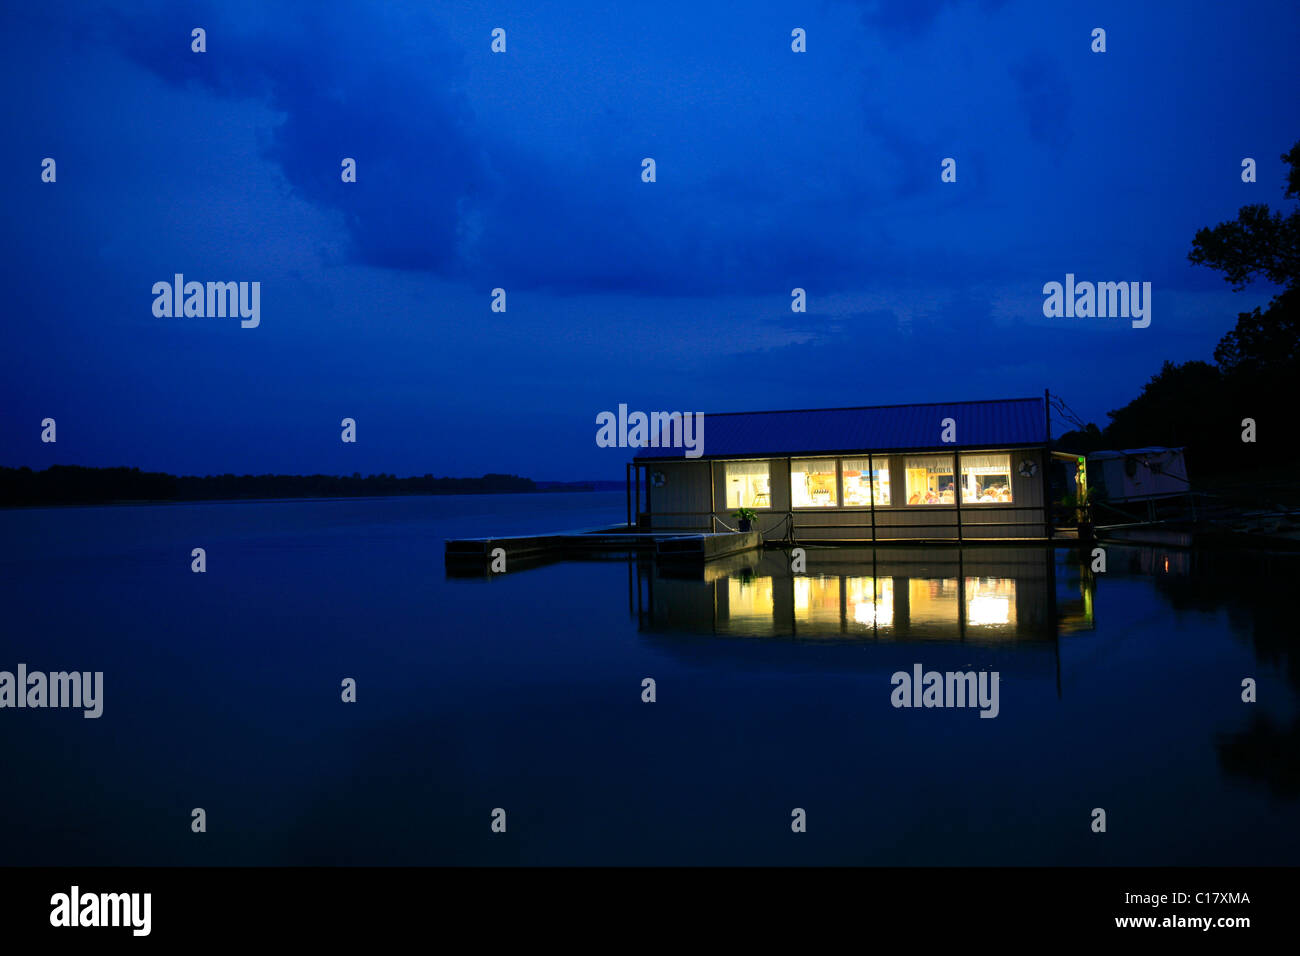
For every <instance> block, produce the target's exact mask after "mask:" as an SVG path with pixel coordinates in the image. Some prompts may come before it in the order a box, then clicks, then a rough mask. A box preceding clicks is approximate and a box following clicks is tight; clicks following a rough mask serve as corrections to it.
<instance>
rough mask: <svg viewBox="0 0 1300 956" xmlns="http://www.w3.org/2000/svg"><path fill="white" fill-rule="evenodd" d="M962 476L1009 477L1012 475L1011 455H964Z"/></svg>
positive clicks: (962, 457) (962, 458)
mask: <svg viewBox="0 0 1300 956" xmlns="http://www.w3.org/2000/svg"><path fill="white" fill-rule="evenodd" d="M961 470H962V474H967V475H1009V474H1011V456H1010V455H962V456H961Z"/></svg>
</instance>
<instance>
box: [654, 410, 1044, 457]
mask: <svg viewBox="0 0 1300 956" xmlns="http://www.w3.org/2000/svg"><path fill="white" fill-rule="evenodd" d="M945 418H951V419H953V421H954V422H955V423H956V441H954V442H944V441H942V438H941V432H942V428H943V426H942V422H943V420H944V419H945ZM1046 444H1047V416H1046V412H1045V411H1044V408H1043V399H1041V398H1009V399H1000V400H995V401H987V402H945V403H937V404H927V405H876V406H867V407H861V408H813V409H804V410H800V411H781V412H728V413H725V414H715V415H708V414H706V415H705V416H704V442H703V455H702V456H701V457H702V458H736V457H743V456H752V457H776V456H784V455H807V454H830V453H832V452H866V451H872V452H875V451H880V452H885V451H909V450H913V449H916V450H920V449H931V448H1001V447H1007V446H1011V445H1046ZM682 457H684V454H683V450H682V449H679V448H645V449H642V450H641V451H640V452H639V453H638V454H637V455H636V458H637V459H665V458H682Z"/></svg>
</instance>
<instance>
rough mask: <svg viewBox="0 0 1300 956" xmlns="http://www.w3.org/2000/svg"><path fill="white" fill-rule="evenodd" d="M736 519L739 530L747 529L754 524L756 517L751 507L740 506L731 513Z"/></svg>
mask: <svg viewBox="0 0 1300 956" xmlns="http://www.w3.org/2000/svg"><path fill="white" fill-rule="evenodd" d="M732 517H733V518H735V519H736V522H737V524H736V527H737V529H738V530H740V531H749V530H750V529H751V528H753V526H754V524H753V523H754V519H755V518H757V517H758V514H757V513H755V511H754V509H753V508H741V509H740V510H739V511H736V512H734V513H733V514H732Z"/></svg>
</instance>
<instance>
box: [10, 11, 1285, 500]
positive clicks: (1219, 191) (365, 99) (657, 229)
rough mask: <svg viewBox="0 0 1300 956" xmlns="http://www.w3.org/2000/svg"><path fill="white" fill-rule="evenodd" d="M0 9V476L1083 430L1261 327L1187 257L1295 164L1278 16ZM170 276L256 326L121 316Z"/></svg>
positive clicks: (592, 467)
mask: <svg viewBox="0 0 1300 956" xmlns="http://www.w3.org/2000/svg"><path fill="white" fill-rule="evenodd" d="M25 6H26V7H28V9H21V8H19V7H18V6H17V5H14V4H9V5H7V8H6V9H5V11H4V12H3V14H0V54H3V59H2V60H0V64H2V65H0V70H2V71H3V72H4V75H5V83H4V90H5V94H4V112H3V117H2V118H0V130H2V131H3V137H4V143H5V149H4V150H3V152H2V153H0V182H2V183H3V186H2V187H0V188H3V190H4V202H5V225H4V227H3V230H0V241H2V242H3V244H4V247H3V263H4V266H3V269H4V284H5V290H6V293H7V295H6V299H7V304H8V308H7V310H6V312H7V314H6V317H5V322H4V326H3V333H0V346H2V347H0V464H6V465H30V466H33V467H44V466H45V465H48V464H52V463H67V464H86V465H116V464H127V465H139V466H140V467H142V468H145V469H151V470H165V471H172V472H178V473H199V474H203V473H210V472H226V471H233V472H238V473H243V472H266V471H276V472H299V473H305V472H317V471H323V472H331V473H351V472H353V471H360V472H362V473H372V472H394V473H397V474H402V475H406V474H424V473H426V472H433V473H435V474H457V475H461V474H481V473H483V472H485V471H506V472H514V473H518V474H524V475H529V476H531V477H535V478H558V479H567V478H600V477H607V478H621V477H622V474H623V463H624V462H625V461H626V460H627V459H628V457H629V455H630V452H629V451H628V450H624V449H602V448H598V447H597V446H596V444H595V434H596V425H595V418H596V415H597V414H598V413H599V412H600V411H603V410H607V409H609V410H614V409H616V408H617V406H618V404H619V403H620V402H621V403H626V404H627V405H628V406H629V407H630V408H632V409H643V410H646V411H652V410H680V411H704V412H716V411H741V410H750V409H764V408H808V407H823V406H842V405H864V404H889V403H898V402H911V401H948V400H960V399H980V398H995V397H1014V396H1023V395H1035V394H1041V392H1042V389H1043V388H1045V387H1049V388H1051V389H1052V390H1053V392H1059V393H1061V394H1062V395H1063V396H1064V397H1065V399H1066V401H1068V402H1069V403H1070V404H1071V405H1072V406H1073V407H1074V408H1075V409H1076V410H1077V411H1078V412H1080V413H1081V414H1083V415H1084V417H1085V418H1088V419H1090V420H1095V421H1097V422H1098V423H1099V424H1105V421H1106V417H1105V413H1106V411H1107V410H1108V409H1112V408H1117V407H1119V406H1120V405H1122V404H1124V403H1125V402H1126V401H1128V400H1129V399H1130V398H1132V397H1133V396H1134V395H1136V394H1137V392H1138V390H1139V388H1140V386H1141V385H1142V383H1143V382H1145V381H1146V380H1147V379H1148V378H1149V377H1150V376H1151V375H1152V374H1154V373H1155V372H1156V371H1157V370H1158V369H1159V367H1160V363H1161V362H1162V361H1163V360H1164V359H1166V358H1168V359H1173V360H1175V361H1184V360H1187V359H1191V358H1202V359H1209V358H1210V357H1211V354H1212V351H1213V347H1214V344H1215V342H1216V341H1217V340H1218V338H1219V337H1220V336H1221V335H1222V334H1223V333H1224V332H1225V331H1227V330H1228V329H1229V328H1231V327H1232V325H1233V323H1234V321H1235V317H1236V313H1237V312H1238V311H1243V310H1246V309H1249V308H1253V307H1254V306H1256V305H1262V304H1263V303H1265V302H1266V301H1267V300H1268V298H1269V296H1270V294H1271V292H1272V291H1273V290H1270V289H1269V288H1267V287H1252V288H1250V289H1248V290H1246V291H1244V292H1240V293H1234V292H1232V290H1231V288H1230V287H1229V286H1228V285H1227V284H1226V283H1225V282H1224V281H1223V280H1222V278H1220V277H1219V276H1218V275H1217V274H1216V273H1213V272H1210V271H1209V270H1206V269H1199V268H1195V267H1193V266H1192V265H1191V264H1190V263H1188V262H1187V259H1186V256H1187V251H1188V249H1189V247H1190V244H1191V239H1192V236H1193V234H1194V233H1195V231H1196V229H1197V228H1199V227H1201V226H1205V225H1213V224H1214V223H1217V222H1219V221H1222V220H1224V219H1230V218H1232V217H1234V216H1235V214H1236V211H1237V209H1238V207H1240V206H1241V205H1243V204H1245V203H1248V202H1267V203H1269V204H1271V205H1277V204H1279V203H1282V202H1283V200H1282V177H1283V164H1282V162H1281V160H1280V158H1279V156H1280V154H1281V153H1282V152H1284V151H1285V150H1286V149H1287V148H1288V147H1289V146H1290V145H1291V144H1292V143H1294V142H1295V141H1296V140H1297V139H1300V95H1297V94H1300V83H1298V82H1297V70H1296V66H1295V63H1296V52H1295V51H1296V46H1295V41H1296V36H1297V32H1298V31H1297V27H1298V26H1300V13H1298V12H1297V8H1296V6H1295V4H1294V2H1292V0H1279V2H1240V3H1234V4H1231V5H1225V4H1222V3H1210V2H1206V3H1193V2H1185V0H1178V2H1165V3H1141V4H1134V3H1131V2H1115V3H1087V4H1082V3H1080V4H1043V3H1039V2H1028V0H1027V2H1014V0H1009V2H996V0H973V2H957V0H952V2H946V0H927V2H919V0H912V2H900V3H897V4H894V3H890V4H874V3H850V2H837V0H827V2H821V3H815V4H807V3H771V4H740V5H737V4H712V5H710V4H700V3H689V4H687V3H682V4H675V3H630V2H629V3H613V4H611V3H592V4H578V3H563V4H559V3H541V2H534V0H530V2H527V3H496V2H494V3H459V4H455V5H452V6H451V7H450V8H448V9H444V7H447V6H448V5H444V4H438V3H428V2H418V3H384V4H375V3H359V4H356V5H351V4H349V5H341V4H331V3H322V4H319V5H317V4H294V5H292V8H290V7H289V5H284V6H283V7H281V6H280V5H275V4H269V3H261V2H253V3H243V2H231V0H220V2H212V3H192V4H175V3H162V2H158V3H150V2H139V0H132V2H123V3H121V4H107V5H103V6H100V5H95V4H91V3H80V2H78V3H56V2H43V3H41V4H31V5H25ZM193 27H203V28H204V29H206V30H207V45H208V52H206V53H204V54H195V53H192V52H191V51H190V30H191V29H192V28H193ZM494 27H503V28H505V29H506V31H507V52H506V53H505V54H502V55H497V54H493V53H492V52H491V51H490V49H489V43H490V33H491V30H492V29H493V28H494ZM795 27H802V28H803V29H805V30H806V31H807V37H808V41H807V42H808V52H807V53H804V54H796V53H793V52H791V50H790V31H791V30H792V29H793V28H795ZM1094 27H1103V28H1105V29H1106V31H1107V52H1106V53H1104V54H1094V53H1092V52H1091V50H1090V42H1091V41H1090V33H1091V31H1092V29H1093V28H1094ZM47 156H49V157H53V158H55V159H56V160H57V163H58V167H57V169H58V181H57V183H55V184H52V185H51V184H45V183H42V182H41V181H40V171H41V170H40V164H41V160H42V159H43V158H45V157H47ZM345 156H348V157H355V158H356V160H357V163H358V181H357V182H356V183H355V184H344V183H342V182H341V181H340V177H339V171H340V161H341V160H342V158H343V157H345ZM647 156H650V157H654V158H655V160H656V162H657V167H658V168H657V175H658V181H657V182H655V183H652V184H647V183H643V182H641V176H640V173H641V160H642V158H643V157H647ZM949 156H951V157H954V158H956V159H957V162H958V181H957V182H956V183H942V182H940V175H939V174H940V161H941V160H942V159H943V158H944V157H949ZM1247 156H1249V157H1253V158H1255V159H1256V160H1257V161H1258V164H1259V174H1258V175H1259V181H1258V182H1257V183H1255V184H1245V183H1242V182H1241V179H1240V163H1241V160H1242V158H1243V157H1247ZM177 272H181V273H184V274H185V275H186V277H187V279H196V280H200V281H207V280H213V281H227V280H233V281H240V280H243V281H254V280H256V281H259V282H261V287H262V296H261V324H260V326H259V327H258V328H256V329H242V328H240V325H239V322H238V320H231V319H218V318H157V317H155V316H154V315H153V311H152V304H153V296H152V294H151V287H152V285H153V283H155V282H157V281H160V280H167V281H170V279H171V277H172V275H173V274H174V273H177ZM1067 272H1073V273H1075V274H1076V275H1077V276H1078V277H1079V278H1080V279H1090V280H1094V281H1121V280H1125V281H1149V282H1151V283H1152V286H1153V311H1152V322H1151V325H1150V327H1149V328H1146V329H1133V328H1131V327H1130V325H1129V323H1128V322H1127V321H1124V320H1115V319H1047V318H1044V317H1043V315H1042V303H1043V294H1042V287H1043V284H1044V283H1045V282H1049V281H1053V280H1055V281H1061V280H1063V279H1064V276H1065V274H1066V273H1067ZM498 286H499V287H503V288H505V289H506V290H507V296H508V311H507V312H505V313H494V312H492V311H490V308H489V305H490V294H491V290H492V289H493V288H494V287H498ZM796 286H799V287H803V288H805V289H806V290H807V292H808V312H807V314H803V315H799V314H794V313H792V312H791V311H790V290H791V289H792V288H794V287H796ZM45 417H53V418H55V419H56V420H57V422H58V442H57V444H54V445H48V444H42V443H41V442H40V421H41V419H43V418H45ZM344 417H352V418H355V419H356V421H357V423H358V442H357V443H356V444H355V445H347V444H343V443H342V442H341V441H340V440H339V434H340V427H339V422H340V420H341V419H342V418H344ZM705 438H706V447H707V432H706V436H705Z"/></svg>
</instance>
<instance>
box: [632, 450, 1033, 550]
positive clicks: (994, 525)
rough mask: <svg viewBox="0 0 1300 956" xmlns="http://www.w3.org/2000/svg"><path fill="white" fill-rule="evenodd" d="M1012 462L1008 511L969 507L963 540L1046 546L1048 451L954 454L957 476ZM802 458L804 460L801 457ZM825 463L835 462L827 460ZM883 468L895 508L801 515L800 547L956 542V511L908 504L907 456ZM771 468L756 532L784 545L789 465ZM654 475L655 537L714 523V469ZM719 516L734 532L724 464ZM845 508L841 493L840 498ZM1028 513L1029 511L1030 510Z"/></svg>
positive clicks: (672, 469)
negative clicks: (1042, 541)
mask: <svg viewBox="0 0 1300 956" xmlns="http://www.w3.org/2000/svg"><path fill="white" fill-rule="evenodd" d="M1003 453H1005V454H1008V455H1009V456H1010V468H1011V476H1010V477H1011V493H1012V499H1013V500H1012V503H1011V504H1010V505H995V504H969V503H967V504H963V505H962V506H961V508H960V511H961V526H962V537H963V539H989V538H1042V537H1045V536H1046V523H1045V515H1044V511H1043V504H1044V501H1043V469H1045V468H1046V467H1047V455H1046V452H1045V450H1043V449H1011V450H998V449H987V450H977V449H971V450H968V451H966V452H957V453H955V454H956V455H957V456H958V458H957V465H956V468H957V470H958V471H960V456H961V455H962V454H970V455H975V454H1003ZM801 457H802V456H801ZM821 457H822V458H826V457H831V456H821ZM837 457H839V458H841V459H843V458H846V457H848V458H854V457H864V456H861V455H850V456H837ZM875 457H876V458H877V460H878V461H884V460H887V461H888V462H889V469H890V479H891V481H890V486H891V497H892V503H891V505H890V506H889V507H877V508H876V509H875V512H874V523H873V514H872V511H871V510H870V509H868V508H846V507H826V508H800V509H796V510H794V511H793V512H792V520H793V526H794V535H795V538H796V539H797V540H799V541H810V542H811V541H819V540H824V541H830V540H841V541H842V540H867V541H870V540H872V539H873V536H874V539H875V540H878V541H891V540H907V539H918V538H919V539H928V540H936V539H937V540H953V541H955V540H956V539H957V521H958V517H957V512H958V508H957V507H955V506H953V505H908V504H906V493H905V479H904V468H905V460H906V458H908V457H910V456H908V455H888V456H875ZM764 460H765V461H766V462H767V464H768V468H769V474H770V476H771V477H770V480H771V504H770V505H769V507H767V508H755V511H756V512H757V514H758V520H757V526H758V529H759V530H760V531H762V532H763V534H764V536H765V537H768V538H780V537H785V533H786V529H787V525H788V523H789V520H790V519H789V517H788V516H790V515H791V511H790V465H789V461H788V459H786V458H773V459H764ZM1025 460H1029V461H1032V462H1033V463H1034V464H1035V465H1036V467H1037V471H1036V472H1035V474H1034V475H1033V476H1032V477H1023V476H1021V475H1020V472H1019V468H1020V464H1021V463H1022V462H1023V461H1025ZM649 471H650V472H652V473H653V472H656V471H657V472H660V473H661V474H663V476H664V484H663V486H662V487H657V488H654V489H653V490H652V492H651V502H652V516H651V527H652V528H653V529H654V530H672V529H676V528H681V529H683V530H685V529H693V530H708V528H709V526H710V524H711V520H710V517H711V516H710V514H709V506H710V495H709V483H710V465H709V462H708V461H694V462H667V463H656V464H653V465H650V466H649ZM712 483H713V498H712V500H713V502H714V503H715V504H714V507H715V509H716V510H715V511H714V512H713V514H714V515H716V517H717V518H718V520H719V521H720V522H722V523H724V524H725V525H727V526H729V527H733V528H734V527H735V526H736V519H735V518H734V517H733V516H732V512H733V511H734V509H733V508H728V507H727V504H726V501H727V489H726V462H725V461H717V462H714V463H713V466H712ZM841 500H842V492H841ZM1025 509H1029V510H1025ZM669 512H698V514H694V515H680V514H670V513H669ZM715 530H719V531H720V530H723V526H722V524H718V525H715Z"/></svg>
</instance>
